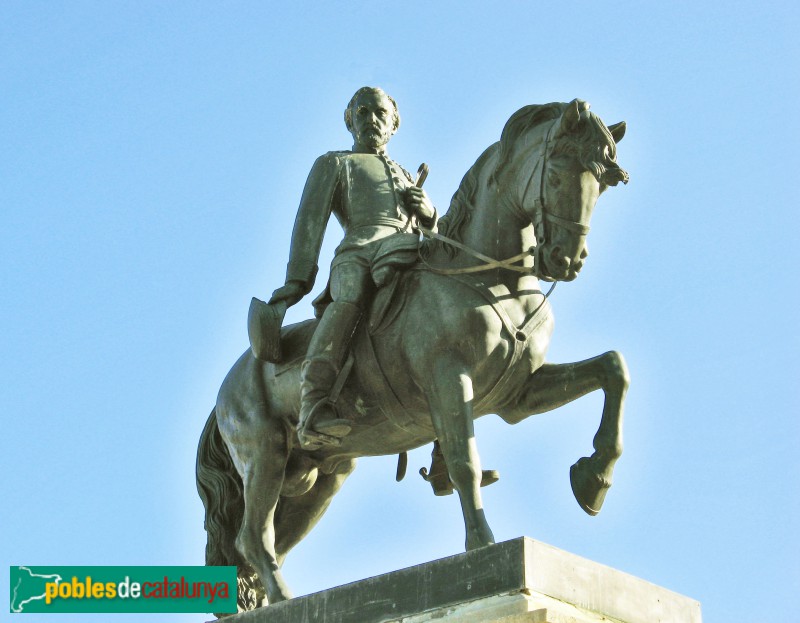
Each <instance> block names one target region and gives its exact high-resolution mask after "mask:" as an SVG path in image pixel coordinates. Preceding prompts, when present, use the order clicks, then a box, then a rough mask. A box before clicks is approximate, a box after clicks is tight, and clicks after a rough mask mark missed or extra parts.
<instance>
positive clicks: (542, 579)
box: [225, 537, 701, 623]
mask: <svg viewBox="0 0 800 623" xmlns="http://www.w3.org/2000/svg"><path fill="white" fill-rule="evenodd" d="M428 621H431V622H433V621H436V622H437V623H439V622H440V621H454V622H455V621H460V622H464V623H479V622H480V623H484V622H493V621H496V622H498V623H500V622H502V623H523V622H526V623H527V622H535V623H590V622H591V623H599V622H601V621H605V622H609V621H610V622H623V623H701V616H700V604H699V603H698V602H696V601H694V600H692V599H689V598H687V597H684V596H682V595H678V594H677V593H673V592H671V591H668V590H666V589H663V588H661V587H659V586H655V585H654V584H650V583H649V582H645V581H644V580H641V579H639V578H636V577H634V576H631V575H628V574H626V573H622V572H621V571H617V570H615V569H611V568H610V567H606V566H604V565H600V564H598V563H595V562H592V561H590V560H586V559H585V558H581V557H579V556H575V555H574V554H570V553H568V552H564V551H562V550H559V549H556V548H555V547H551V546H549V545H545V544H544V543H539V542H536V541H533V540H531V539H529V538H526V537H522V538H518V539H514V540H512V541H506V542H505V543H498V544H497V545H492V546H491V547H485V548H483V549H479V550H475V551H472V552H467V553H465V554H459V555H457V556H451V557H449V558H442V559H441V560H435V561H433V562H428V563H425V564H422V565H417V566H415V567H409V568H408V569H402V570H400V571H393V572H391V573H386V574H384V575H379V576H376V577H374V578H369V579H366V580H361V581H359V582H353V583H352V584H346V585H344V586H337V587H335V588H331V589H329V590H326V591H322V592H320V593H314V594H312V595H306V596H304V597H298V598H296V599H292V600H291V601H286V602H283V603H279V604H275V605H273V606H268V607H266V608H260V609H258V610H254V611H252V612H245V613H241V614H237V615H234V616H232V617H230V618H226V619H225V622H226V623H389V622H391V623H423V622H428Z"/></svg>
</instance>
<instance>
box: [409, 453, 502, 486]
mask: <svg viewBox="0 0 800 623" xmlns="http://www.w3.org/2000/svg"><path fill="white" fill-rule="evenodd" d="M419 473H420V475H421V476H422V477H423V478H424V479H425V480H427V481H428V482H429V483H431V488H432V489H433V494H434V495H450V494H451V493H453V483H452V482H450V474H449V472H448V471H447V464H446V463H445V461H444V454H443V453H442V448H441V446H440V445H439V440H438V439H437V440H436V441H434V442H433V451H432V452H431V469H430V471H428V470H427V469H425V468H424V467H423V468H422V469H420V470H419ZM498 480H500V473H499V472H498V471H497V470H496V469H484V470H483V473H482V474H481V487H488V486H489V485H492V484H494V483H496V482H497V481H498Z"/></svg>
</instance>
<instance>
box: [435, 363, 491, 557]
mask: <svg viewBox="0 0 800 623" xmlns="http://www.w3.org/2000/svg"><path fill="white" fill-rule="evenodd" d="M428 404H429V406H430V410H431V419H432V421H433V426H434V429H435V430H436V435H437V437H438V438H439V443H440V444H441V447H442V452H443V454H444V459H445V463H446V464H447V470H448V472H449V473H450V479H451V480H452V481H453V486H454V487H455V489H456V491H458V495H459V497H460V498H461V509H462V512H463V514H464V525H465V527H466V532H467V538H466V548H467V550H468V551H469V550H471V549H476V548H478V547H483V546H485V545H490V544H492V543H494V535H493V534H492V531H491V529H490V528H489V524H488V523H487V521H486V515H485V513H484V511H483V502H482V501H481V491H480V488H481V474H482V472H481V460H480V457H479V456H478V448H477V445H476V443H475V433H474V430H473V422H472V379H471V378H470V377H469V375H468V374H467V373H466V372H465V371H463V368H460V367H458V366H457V364H454V363H453V362H452V361H450V360H448V359H445V358H442V359H440V360H438V361H437V362H436V363H435V364H434V369H433V386H432V389H431V391H430V392H429V394H428Z"/></svg>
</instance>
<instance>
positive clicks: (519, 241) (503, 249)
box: [457, 176, 536, 291]
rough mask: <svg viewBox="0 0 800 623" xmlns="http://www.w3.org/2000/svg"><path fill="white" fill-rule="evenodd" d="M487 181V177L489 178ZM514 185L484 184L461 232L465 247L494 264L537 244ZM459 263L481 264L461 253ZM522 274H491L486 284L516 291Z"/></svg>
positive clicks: (522, 262)
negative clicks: (499, 285) (516, 199)
mask: <svg viewBox="0 0 800 623" xmlns="http://www.w3.org/2000/svg"><path fill="white" fill-rule="evenodd" d="M487 180H488V176H487ZM512 186H513V185H509V184H503V185H501V186H495V185H493V184H492V185H489V184H488V181H487V183H484V184H482V185H481V187H480V190H479V191H478V192H477V193H476V196H475V210H474V212H473V214H472V218H471V219H470V221H469V223H468V224H467V225H466V226H465V227H464V229H463V231H462V232H461V233H462V235H461V238H462V240H461V241H462V243H463V244H465V245H466V246H468V247H470V248H471V249H473V250H475V251H477V252H478V253H481V254H483V255H486V256H488V257H490V258H492V259H495V260H506V259H508V258H512V257H515V256H518V255H520V254H522V253H524V252H525V251H528V250H529V249H530V248H531V247H532V246H533V245H534V244H535V243H536V242H535V241H536V237H535V235H534V231H533V226H532V225H531V223H530V221H529V220H527V219H526V217H525V215H524V214H523V213H522V212H521V211H520V210H519V207H518V202H517V201H515V199H514V191H515V190H516V189H515V188H513V187H512ZM457 260H458V261H459V262H460V264H461V265H464V266H468V265H475V264H476V263H478V262H479V260H477V259H475V258H474V257H472V256H470V255H468V254H466V253H464V252H462V253H460V254H459V257H458V258H457ZM516 264H517V265H519V266H532V265H533V258H532V257H530V256H529V257H527V258H525V260H520V261H517V262H516ZM520 275H521V273H518V272H514V271H510V270H505V269H500V270H493V271H490V272H489V274H487V275H486V278H487V281H488V282H490V283H494V284H505V285H507V286H508V288H509V290H511V291H514V290H516V289H517V285H516V284H517V283H518V282H519V279H520Z"/></svg>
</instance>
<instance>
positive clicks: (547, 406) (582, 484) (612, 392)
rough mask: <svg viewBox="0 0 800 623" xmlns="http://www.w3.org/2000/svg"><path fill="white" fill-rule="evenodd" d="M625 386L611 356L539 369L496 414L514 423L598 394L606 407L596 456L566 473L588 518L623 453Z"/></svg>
mask: <svg viewBox="0 0 800 623" xmlns="http://www.w3.org/2000/svg"><path fill="white" fill-rule="evenodd" d="M628 384H629V377H628V368H627V366H626V365H625V360H624V359H623V357H622V355H620V354H619V353H617V352H615V351H611V352H608V353H605V354H603V355H600V356H598V357H593V358H592V359H587V360H585V361H579V362H577V363H566V364H544V365H543V366H542V367H541V368H539V369H538V370H537V371H536V372H534V373H533V374H532V375H531V377H530V378H529V380H528V382H527V384H526V385H525V387H524V389H523V391H522V393H521V395H520V399H519V401H518V402H517V404H515V405H513V406H512V407H510V408H508V409H506V410H504V411H503V412H502V413H500V414H499V415H500V417H502V418H503V419H504V420H505V421H506V422H508V423H509V424H516V423H517V422H520V421H522V420H523V419H525V418H526V417H528V416H530V415H535V414H537V413H544V412H546V411H551V410H552V409H555V408H557V407H560V406H562V405H565V404H567V403H569V402H572V401H573V400H576V399H578V398H580V397H581V396H584V395H586V394H588V393H589V392H592V391H595V390H597V389H602V390H603V392H604V393H605V402H604V404H603V415H602V418H601V419H600V427H599V428H598V429H597V434H595V436H594V440H593V445H594V450H595V451H594V453H593V454H592V456H590V457H583V458H581V459H579V460H578V461H577V462H576V463H575V464H574V465H573V466H572V468H571V469H570V482H571V484H572V491H573V493H574V494H575V499H576V500H577V501H578V504H580V506H581V508H582V509H583V510H584V511H586V512H587V513H589V514H590V515H596V514H597V513H599V512H600V508H601V507H602V505H603V501H604V500H605V496H606V492H607V491H608V488H609V487H610V486H611V476H612V472H613V470H614V464H615V463H616V462H617V459H619V457H620V456H621V454H622V415H623V407H624V401H625V393H626V391H627V389H628Z"/></svg>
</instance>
